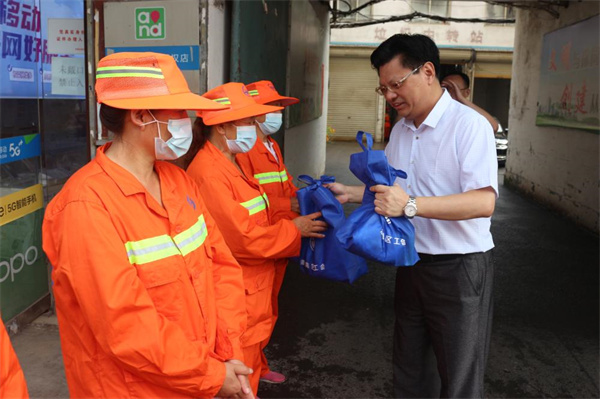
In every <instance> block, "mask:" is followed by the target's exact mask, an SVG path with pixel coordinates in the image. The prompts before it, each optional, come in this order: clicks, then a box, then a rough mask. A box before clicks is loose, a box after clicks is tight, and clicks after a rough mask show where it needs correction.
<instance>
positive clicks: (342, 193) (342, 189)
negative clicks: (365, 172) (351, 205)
mask: <svg viewBox="0 0 600 399" xmlns="http://www.w3.org/2000/svg"><path fill="white" fill-rule="evenodd" d="M323 186H325V187H327V188H328V189H329V191H331V192H332V193H333V195H335V198H336V199H337V200H338V201H340V204H345V203H346V202H348V200H349V199H350V196H349V193H348V186H346V185H344V184H342V183H329V184H324V185H323Z"/></svg>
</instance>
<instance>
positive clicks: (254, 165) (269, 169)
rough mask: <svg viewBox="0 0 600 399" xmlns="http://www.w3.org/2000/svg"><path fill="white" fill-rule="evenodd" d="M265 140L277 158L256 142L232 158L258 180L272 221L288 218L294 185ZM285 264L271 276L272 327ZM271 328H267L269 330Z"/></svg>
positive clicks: (264, 364)
mask: <svg viewBox="0 0 600 399" xmlns="http://www.w3.org/2000/svg"><path fill="white" fill-rule="evenodd" d="M266 139H267V140H268V141H269V143H271V145H272V147H273V150H274V151H275V154H277V159H275V157H274V156H273V154H272V153H271V152H270V151H269V150H268V149H267V147H266V146H265V144H264V143H262V142H258V143H256V144H255V145H254V147H252V149H251V150H250V151H248V152H247V153H245V154H238V155H237V156H236V160H237V161H238V163H239V164H240V166H241V167H242V169H243V170H244V172H245V173H246V174H249V175H251V176H254V178H255V179H256V180H258V182H259V184H260V185H261V187H262V188H263V189H264V190H265V192H266V193H267V196H268V197H269V203H270V204H271V208H272V209H273V213H274V216H273V220H274V221H278V220H281V219H288V220H292V219H294V218H296V217H298V216H300V215H298V214H297V213H296V212H293V211H292V210H291V204H290V198H292V197H295V196H296V191H298V188H297V187H296V186H295V185H294V183H293V179H292V176H291V175H290V174H289V172H288V171H287V169H286V167H285V165H284V164H283V156H282V155H281V150H280V149H279V145H278V144H277V142H276V141H275V140H273V139H272V138H271V137H269V136H267V137H266ZM287 264H288V260H287V258H283V259H279V260H278V261H277V263H276V267H275V278H274V279H273V293H272V298H271V301H272V303H273V328H274V327H275V323H276V322H277V318H278V316H279V302H278V299H277V298H278V297H279V292H280V291H281V285H282V284H283V278H284V276H285V270H286V267H287ZM272 332H273V330H272V329H271V333H272ZM270 338H271V335H270V334H269V336H268V337H267V339H266V340H264V341H263V342H262V344H261V346H262V348H263V349H264V348H265V347H266V346H267V344H268V343H269V339H270ZM261 359H262V374H263V375H264V374H266V373H267V372H268V371H269V366H268V362H267V359H266V357H265V355H264V353H262V352H261Z"/></svg>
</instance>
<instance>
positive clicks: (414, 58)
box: [371, 33, 440, 75]
mask: <svg viewBox="0 0 600 399" xmlns="http://www.w3.org/2000/svg"><path fill="white" fill-rule="evenodd" d="M398 55H400V56H401V57H400V62H401V63H402V66H403V67H405V68H410V69H415V68H417V67H418V66H420V65H423V64H424V63H426V62H428V61H429V62H431V63H432V64H433V66H434V67H435V73H436V75H437V74H438V73H439V72H440V51H439V49H438V48H437V46H436V45H435V43H434V42H433V40H431V39H430V38H429V37H427V36H425V35H405V34H402V33H398V34H396V35H394V36H392V37H390V38H388V39H387V40H386V41H384V42H383V43H381V44H380V45H379V47H377V48H376V49H375V51H373V53H372V54H371V65H373V68H375V69H377V72H379V68H380V67H381V66H383V65H385V64H387V63H388V62H390V61H391V60H392V59H393V58H394V57H396V56H398Z"/></svg>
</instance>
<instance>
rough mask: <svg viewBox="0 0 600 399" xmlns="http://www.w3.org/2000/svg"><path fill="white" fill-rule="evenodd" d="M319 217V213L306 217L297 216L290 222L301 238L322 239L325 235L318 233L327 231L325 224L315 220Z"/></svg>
mask: <svg viewBox="0 0 600 399" xmlns="http://www.w3.org/2000/svg"><path fill="white" fill-rule="evenodd" d="M320 216H321V212H315V213H311V214H310V215H306V216H299V217H297V218H295V219H294V220H292V222H294V224H295V225H296V227H297V228H298V230H300V234H301V235H302V237H314V238H323V237H325V235H323V234H321V233H320V232H322V231H325V230H327V223H325V222H323V221H322V220H315V219H316V218H318V217H320Z"/></svg>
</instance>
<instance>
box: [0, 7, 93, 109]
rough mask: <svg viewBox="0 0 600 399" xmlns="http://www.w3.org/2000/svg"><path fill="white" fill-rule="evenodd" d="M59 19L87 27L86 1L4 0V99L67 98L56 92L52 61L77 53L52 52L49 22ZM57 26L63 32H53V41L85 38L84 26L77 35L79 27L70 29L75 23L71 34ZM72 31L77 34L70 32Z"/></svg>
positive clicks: (0, 27) (0, 20)
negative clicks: (85, 19) (76, 31)
mask: <svg viewBox="0 0 600 399" xmlns="http://www.w3.org/2000/svg"><path fill="white" fill-rule="evenodd" d="M56 19H68V20H69V21H72V20H76V21H79V22H75V23H76V24H79V26H81V27H83V3H82V2H81V1H77V0H1V1H0V97H1V98H57V97H59V98H62V97H65V96H64V95H57V94H53V93H52V77H51V74H52V69H51V63H52V58H53V57H57V56H62V57H66V56H71V57H72V56H73V55H70V54H73V53H72V52H69V53H67V52H65V53H51V51H50V48H49V36H48V34H49V21H52V20H56ZM53 25H54V26H55V27H57V29H58V30H62V31H63V32H62V34H58V35H57V34H53V36H52V39H51V40H50V41H51V42H55V43H56V42H59V41H60V42H61V43H63V42H64V43H73V42H75V43H77V42H78V41H79V40H80V39H83V29H82V28H81V29H79V33H78V34H76V33H75V30H76V29H70V27H71V26H72V24H71V25H69V29H68V33H67V32H66V30H67V28H62V29H61V28H60V27H59V25H56V24H53ZM71 30H73V34H71V33H70V32H71ZM51 47H52V46H51ZM54 47H55V50H56V51H62V50H61V49H60V47H57V46H54ZM63 47H69V46H63ZM75 47H81V46H79V45H76V46H75ZM68 51H70V50H68ZM82 53H83V51H82V52H81V54H82ZM79 57H83V55H79ZM80 97H81V96H75V97H72V98H80ZM70 98H71V97H70Z"/></svg>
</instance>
